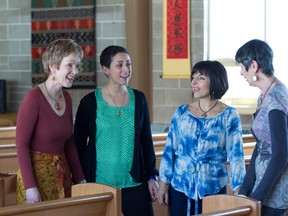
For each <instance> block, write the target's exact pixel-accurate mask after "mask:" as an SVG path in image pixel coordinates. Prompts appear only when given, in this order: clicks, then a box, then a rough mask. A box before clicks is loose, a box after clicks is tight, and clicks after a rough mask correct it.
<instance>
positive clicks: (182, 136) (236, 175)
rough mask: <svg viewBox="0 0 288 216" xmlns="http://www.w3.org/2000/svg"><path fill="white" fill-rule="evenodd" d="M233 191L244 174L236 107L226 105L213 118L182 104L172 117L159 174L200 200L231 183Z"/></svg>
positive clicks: (239, 122)
mask: <svg viewBox="0 0 288 216" xmlns="http://www.w3.org/2000/svg"><path fill="white" fill-rule="evenodd" d="M227 159H228V161H229V165H230V172H231V173H230V174H231V178H230V184H231V188H232V190H233V191H234V190H235V189H236V188H238V187H240V185H241V183H242V181H243V179H244V176H245V173H246V171H245V161H244V154H243V142H242V126H241V120H240V116H239V114H238V112H237V111H236V109H234V108H232V107H229V106H228V107H227V108H226V109H225V110H224V111H223V112H222V113H220V114H218V115H216V116H214V117H211V118H203V117H200V118H199V117H196V116H194V115H193V114H191V113H190V112H189V110H188V105H186V104H185V105H181V106H179V107H178V108H177V109H176V111H175V113H174V115H173V117H172V120H171V124H170V129H169V132H168V136H167V140H166V146H165V148H164V152H163V156H162V159H161V163H160V174H159V177H160V179H161V180H162V181H164V182H165V183H167V184H168V183H171V185H172V186H173V188H174V189H176V190H177V191H180V192H183V193H185V194H186V196H188V197H190V198H192V199H197V198H201V199H202V198H203V197H204V196H205V195H206V194H215V193H217V192H219V191H220V190H221V189H222V188H223V187H225V186H226V185H227V183H228V173H227V168H226V162H227Z"/></svg>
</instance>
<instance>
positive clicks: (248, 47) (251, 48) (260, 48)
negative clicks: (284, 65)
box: [235, 39, 274, 77]
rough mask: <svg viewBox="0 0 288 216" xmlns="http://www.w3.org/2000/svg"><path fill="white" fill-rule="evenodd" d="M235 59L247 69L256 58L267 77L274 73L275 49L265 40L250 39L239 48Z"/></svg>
mask: <svg viewBox="0 0 288 216" xmlns="http://www.w3.org/2000/svg"><path fill="white" fill-rule="evenodd" d="M235 60H236V62H238V63H241V64H242V65H243V66H244V67H245V69H246V71H248V70H249V67H250V66H251V64H252V61H253V60H254V61H256V62H257V63H258V67H259V69H261V71H262V73H263V74H265V75H266V76H267V77H270V76H272V75H273V73H274V67H273V51H272V49H271V48H270V46H269V45H268V44H267V43H266V42H264V41H261V40H258V39H253V40H250V41H248V42H247V43H245V44H244V45H243V46H241V47H240V48H239V49H238V50H237V52H236V55H235Z"/></svg>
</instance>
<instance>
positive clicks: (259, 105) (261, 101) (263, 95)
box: [257, 77, 276, 110]
mask: <svg viewBox="0 0 288 216" xmlns="http://www.w3.org/2000/svg"><path fill="white" fill-rule="evenodd" d="M275 80H276V77H275V78H274V79H273V80H272V82H271V83H270V85H269V87H268V88H267V90H266V91H265V93H264V94H262V96H261V98H260V102H259V104H258V107H257V110H259V109H260V107H261V106H262V103H263V101H264V99H265V97H266V95H267V93H268V91H269V90H270V88H271V86H272V84H273V83H274V82H275Z"/></svg>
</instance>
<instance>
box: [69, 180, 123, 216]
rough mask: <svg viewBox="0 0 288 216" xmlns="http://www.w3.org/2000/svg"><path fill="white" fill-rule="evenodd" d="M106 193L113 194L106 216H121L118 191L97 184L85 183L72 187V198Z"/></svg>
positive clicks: (119, 192)
mask: <svg viewBox="0 0 288 216" xmlns="http://www.w3.org/2000/svg"><path fill="white" fill-rule="evenodd" d="M106 192H111V193H112V194H113V199H112V200H111V202H110V203H109V210H108V213H107V216H122V213H121V190H120V189H117V188H114V187H112V186H109V185H104V184H99V183H85V184H76V185H73V186H72V197H79V196H85V195H93V194H99V193H106Z"/></svg>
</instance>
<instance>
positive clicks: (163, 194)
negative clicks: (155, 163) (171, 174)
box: [157, 180, 169, 206]
mask: <svg viewBox="0 0 288 216" xmlns="http://www.w3.org/2000/svg"><path fill="white" fill-rule="evenodd" d="M168 188H169V186H168V185H167V184H166V183H165V182H163V181H161V180H159V190H158V195H157V199H158V202H159V203H160V205H165V206H167V205H168V201H169V199H168Z"/></svg>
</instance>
